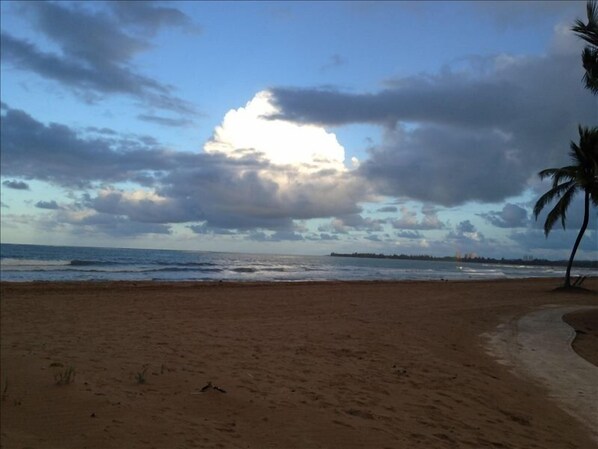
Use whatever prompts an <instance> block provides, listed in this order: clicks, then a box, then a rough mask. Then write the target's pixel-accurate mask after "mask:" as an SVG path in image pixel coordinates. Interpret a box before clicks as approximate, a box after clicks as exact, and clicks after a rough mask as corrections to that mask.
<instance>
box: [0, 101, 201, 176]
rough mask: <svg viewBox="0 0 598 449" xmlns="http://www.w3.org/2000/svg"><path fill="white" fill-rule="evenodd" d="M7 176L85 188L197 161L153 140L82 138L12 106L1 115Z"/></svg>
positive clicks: (1, 157)
mask: <svg viewBox="0 0 598 449" xmlns="http://www.w3.org/2000/svg"><path fill="white" fill-rule="evenodd" d="M0 144H1V147H2V152H1V153H0V160H1V163H2V172H3V175H4V176H21V177H24V178H26V179H39V180H42V181H50V182H53V183H56V184H59V185H63V186H86V185H89V184H90V183H92V182H94V181H112V182H116V181H126V180H130V179H132V178H133V177H134V176H135V175H140V174H147V175H148V177H149V178H150V179H155V178H158V177H160V174H161V173H162V172H163V171H165V170H171V169H173V168H175V167H176V166H178V165H180V164H189V163H192V162H193V161H194V160H195V159H196V158H197V156H196V155H192V154H191V153H174V152H169V151H167V150H164V149H162V148H160V147H159V146H157V145H156V144H154V143H153V142H152V140H151V139H149V140H148V139H143V138H130V137H123V136H115V137H112V136H106V135H100V136H99V137H90V138H86V137H82V136H81V135H80V134H79V133H77V132H75V131H74V130H73V129H71V128H69V127H67V126H65V125H61V124H56V123H51V124H49V125H45V124H43V123H41V122H38V121H37V120H35V119H34V118H33V117H31V116H30V115H28V114H27V113H25V112H23V111H21V110H17V109H8V110H7V111H6V113H5V114H3V115H2V134H1V136H0Z"/></svg>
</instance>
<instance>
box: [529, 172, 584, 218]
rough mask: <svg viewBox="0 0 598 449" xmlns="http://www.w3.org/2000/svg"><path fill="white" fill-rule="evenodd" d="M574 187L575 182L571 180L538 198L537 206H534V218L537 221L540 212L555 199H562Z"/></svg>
mask: <svg viewBox="0 0 598 449" xmlns="http://www.w3.org/2000/svg"><path fill="white" fill-rule="evenodd" d="M574 185H575V181H573V180H571V181H569V182H566V183H564V184H561V185H559V186H556V187H553V188H552V189H550V190H549V191H548V192H546V193H545V194H544V195H542V196H541V197H540V198H538V201H536V205H535V206H534V216H535V217H536V220H537V219H538V215H540V212H542V210H543V209H544V208H545V207H546V205H547V204H549V203H551V202H552V201H553V200H554V199H555V198H560V197H561V196H562V195H564V194H565V192H567V190H569V189H570V188H571V187H573V186H574Z"/></svg>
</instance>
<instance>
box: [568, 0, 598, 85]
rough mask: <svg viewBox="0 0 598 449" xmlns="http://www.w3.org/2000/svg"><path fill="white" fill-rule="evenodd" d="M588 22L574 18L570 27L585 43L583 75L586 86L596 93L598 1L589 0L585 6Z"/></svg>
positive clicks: (597, 82)
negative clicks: (573, 23)
mask: <svg viewBox="0 0 598 449" xmlns="http://www.w3.org/2000/svg"><path fill="white" fill-rule="evenodd" d="M586 9H587V16H588V23H587V24H586V23H584V22H583V21H581V20H579V19H578V20H576V21H575V25H573V27H571V30H573V31H574V32H575V33H576V34H577V35H578V36H579V37H580V38H582V39H583V40H584V41H586V42H587V43H588V44H589V45H587V46H586V47H585V48H584V49H583V52H582V53H581V61H582V64H583V68H584V69H586V73H585V75H584V77H583V79H584V81H585V83H586V87H587V88H588V89H590V91H592V92H593V93H594V94H598V3H596V1H595V0H590V1H588V3H587V6H586Z"/></svg>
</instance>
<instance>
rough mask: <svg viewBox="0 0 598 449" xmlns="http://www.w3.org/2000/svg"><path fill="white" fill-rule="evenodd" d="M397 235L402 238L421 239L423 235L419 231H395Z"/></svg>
mask: <svg viewBox="0 0 598 449" xmlns="http://www.w3.org/2000/svg"><path fill="white" fill-rule="evenodd" d="M396 236H397V237H400V238H404V239H422V238H424V236H423V235H422V234H421V233H420V232H419V231H399V232H397V233H396Z"/></svg>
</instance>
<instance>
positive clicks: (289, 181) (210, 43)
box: [0, 1, 598, 259]
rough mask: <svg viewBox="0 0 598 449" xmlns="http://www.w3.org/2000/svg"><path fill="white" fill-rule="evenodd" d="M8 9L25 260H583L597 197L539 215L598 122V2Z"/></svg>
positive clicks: (15, 237)
mask: <svg viewBox="0 0 598 449" xmlns="http://www.w3.org/2000/svg"><path fill="white" fill-rule="evenodd" d="M0 9H1V10H0V13H1V16H0V17H1V18H0V20H1V32H2V35H1V41H0V43H1V53H0V57H1V64H0V66H1V67H0V69H1V77H0V88H1V90H0V92H1V101H2V104H1V114H2V115H1V122H0V126H1V151H0V157H1V171H0V175H1V176H0V177H1V179H0V181H1V185H0V186H1V206H2V207H1V233H0V236H1V241H2V242H3V243H31V244H46V245H75V246H109V247H129V248H163V249H186V250H205V251H233V252H256V253H279V254H328V253H330V252H374V253H385V254H430V255H435V256H445V255H449V256H452V255H456V254H461V255H464V254H476V255H478V256H483V257H495V258H501V257H505V258H520V257H535V258H548V259H565V258H568V256H569V252H570V249H571V247H572V245H573V242H574V241H575V238H576V236H577V232H578V230H579V227H580V225H581V221H582V215H583V204H582V201H581V200H582V198H581V196H579V197H578V198H576V200H575V201H574V202H573V203H572V205H571V206H570V209H569V212H568V215H567V223H566V224H567V227H566V230H563V229H562V228H561V227H560V226H557V227H555V228H554V230H553V231H552V232H551V233H550V235H549V236H548V238H546V237H545V235H544V232H543V223H544V218H545V216H546V214H545V213H543V214H541V215H540V216H539V217H538V220H536V219H535V218H534V216H533V213H532V210H533V206H534V204H535V201H536V200H537V199H538V197H539V196H540V195H541V194H542V193H543V192H545V191H546V190H548V189H549V187H550V184H549V182H548V181H540V179H539V178H538V175H537V173H538V172H539V171H540V170H542V169H544V168H548V167H560V166H564V165H567V164H568V161H569V156H568V151H569V145H570V142H571V141H576V140H578V126H579V125H584V126H595V125H596V122H597V120H598V102H597V97H596V96H592V95H591V93H590V92H589V91H588V90H585V89H584V87H583V83H582V77H583V69H582V66H581V51H582V49H583V42H582V41H581V40H580V39H579V38H578V37H576V36H575V35H574V34H573V33H572V32H571V31H570V27H571V25H572V23H573V22H574V20H575V19H576V18H580V19H585V3H584V2H553V1H551V2H538V1H534V2H490V1H488V2H373V1H369V2H352V1H351V2H180V3H177V2H147V3H146V2H106V3H102V2H64V3H63V2H2V3H1V4H0ZM547 211H548V210H547ZM597 227H598V216H597V212H596V208H594V209H592V211H591V218H590V226H589V228H588V231H587V232H586V235H585V237H584V240H583V241H582V244H581V247H580V250H579V252H578V257H579V258H580V259H595V258H596V255H597V254H598V235H597V234H598V230H597Z"/></svg>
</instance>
